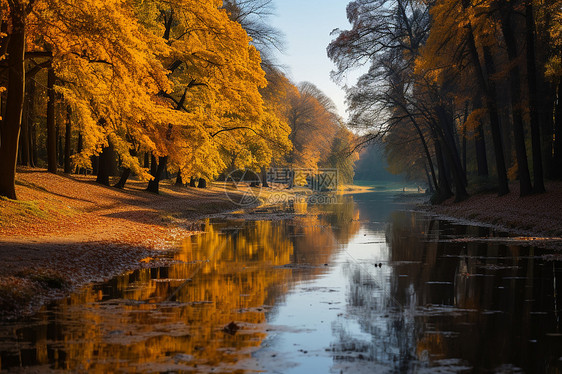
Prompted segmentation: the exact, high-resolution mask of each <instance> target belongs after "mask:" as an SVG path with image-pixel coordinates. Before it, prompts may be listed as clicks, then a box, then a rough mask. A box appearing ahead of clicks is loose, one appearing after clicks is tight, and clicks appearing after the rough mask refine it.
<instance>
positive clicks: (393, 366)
mask: <svg viewBox="0 0 562 374" xmlns="http://www.w3.org/2000/svg"><path fill="white" fill-rule="evenodd" d="M403 207H404V205H403V204H400V203H399V202H397V201H396V200H394V199H393V195H392V194H391V193H374V194H364V195H358V196H354V197H350V196H347V197H341V200H340V203H339V204H334V205H316V206H314V205H306V204H305V205H299V206H293V207H292V208H293V209H294V210H295V211H298V212H300V213H302V212H307V214H306V215H298V216H297V217H295V218H292V219H283V220H273V221H245V220H242V219H239V220H236V219H233V220H228V221H207V222H205V224H204V226H205V231H206V233H205V234H203V235H199V236H195V237H192V238H189V239H188V240H185V241H184V242H183V243H182V246H181V249H180V250H179V251H178V253H177V254H176V255H175V257H174V262H173V264H172V265H170V266H166V267H160V268H154V269H143V270H139V271H135V272H132V273H129V274H125V275H123V276H120V277H117V278H115V279H113V280H111V281H110V282H108V283H105V284H101V285H92V286H90V287H87V288H85V289H84V290H82V291H81V292H79V293H76V294H74V295H72V296H71V297H69V298H67V299H65V300H63V301H62V302H60V303H57V304H56V305H52V306H50V307H48V308H45V309H44V310H43V311H42V312H41V313H39V314H37V315H36V316H34V317H33V318H31V319H29V320H24V321H18V322H13V323H7V322H2V323H1V324H0V369H2V370H9V371H18V370H20V369H21V370H27V369H30V370H36V371H48V370H65V371H71V372H84V371H91V372H109V371H111V372H115V371H120V372H138V371H142V372H201V373H206V372H211V371H214V372H237V373H246V372H261V371H266V372H272V373H312V372H318V373H328V372H333V373H340V372H343V373H348V372H354V373H356V374H360V373H373V372H377V373H378V372H383V373H384V372H388V373H398V372H418V373H423V372H434V371H439V372H530V373H532V372H548V373H557V372H560V371H562V361H561V360H560V357H562V333H561V331H560V315H559V312H560V302H559V300H558V295H559V294H560V284H559V283H560V278H561V274H560V273H561V271H562V263H561V262H560V261H556V260H552V259H556V258H557V256H553V255H555V254H556V253H554V252H553V251H548V250H544V249H540V250H539V249H536V248H533V247H523V246H520V245H516V244H517V243H515V242H514V241H506V240H505V234H501V233H496V232H493V231H491V230H489V229H487V228H482V227H471V226H463V225H453V224H450V223H447V222H444V221H440V220H436V219H432V218H428V217H426V216H424V215H421V214H418V213H415V212H411V211H397V209H400V208H403ZM483 238H485V239H486V240H482V239H483Z"/></svg>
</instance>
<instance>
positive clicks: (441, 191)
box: [433, 138, 453, 203]
mask: <svg viewBox="0 0 562 374" xmlns="http://www.w3.org/2000/svg"><path fill="white" fill-rule="evenodd" d="M433 145H434V147H435V158H436V159H437V170H438V173H437V176H438V178H439V180H438V183H437V187H436V192H437V195H438V196H437V200H436V202H437V203H439V202H441V201H444V200H447V199H448V198H449V197H451V196H453V191H451V185H450V184H449V179H448V178H447V169H446V167H445V160H444V158H443V152H442V150H441V144H440V143H439V140H437V139H436V138H434V139H433Z"/></svg>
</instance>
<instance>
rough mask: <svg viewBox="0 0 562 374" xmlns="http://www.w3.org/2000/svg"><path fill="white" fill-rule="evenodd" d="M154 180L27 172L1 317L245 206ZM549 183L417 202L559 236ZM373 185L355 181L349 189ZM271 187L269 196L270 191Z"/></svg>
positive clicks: (156, 253)
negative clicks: (533, 190) (106, 182)
mask: <svg viewBox="0 0 562 374" xmlns="http://www.w3.org/2000/svg"><path fill="white" fill-rule="evenodd" d="M145 186H146V184H145V183H142V182H139V181H134V180H133V181H130V182H129V183H128V184H127V186H126V188H125V189H124V190H119V189H116V188H112V187H105V186H101V185H99V184H96V183H95V181H94V177H92V176H77V175H72V176H69V175H65V174H59V175H54V174H50V173H47V172H45V171H43V170H40V169H20V170H18V174H17V185H16V192H17V195H18V200H17V201H14V200H7V199H1V200H0V269H2V270H1V271H0V317H2V318H13V317H19V316H24V315H29V314H31V313H33V312H34V311H36V310H37V309H38V308H39V307H40V306H41V305H43V304H44V303H46V302H48V301H49V300H53V299H56V298H59V297H62V296H64V295H66V294H68V293H69V292H71V291H72V290H75V289H77V288H78V287H81V286H83V285H85V284H87V283H91V282H99V281H103V280H107V279H110V278H111V277H113V276H115V275H118V274H120V273H122V272H124V271H128V270H132V269H135V268H140V267H143V266H155V265H157V264H158V261H164V260H157V261H155V259H162V258H163V256H164V258H165V255H166V254H168V253H169V252H170V251H171V250H173V249H174V248H177V246H178V243H179V241H181V240H182V239H185V238H186V237H189V236H190V235H192V234H194V233H196V232H198V231H199V230H200V226H199V224H198V223H197V222H198V221H199V222H200V220H201V219H202V218H204V217H207V216H209V215H212V214H215V213H225V212H229V211H233V210H236V209H239V208H240V207H239V206H238V205H236V204H235V203H234V202H233V201H232V200H231V199H229V198H228V196H227V195H226V194H225V185H224V184H221V183H211V184H210V186H209V188H206V189H198V188H189V187H177V186H174V185H173V184H169V183H167V182H166V181H165V182H163V183H162V184H161V194H159V195H156V194H152V193H148V192H146V191H144V188H145ZM547 188H548V192H547V193H546V194H543V195H535V196H529V197H525V198H519V197H518V190H517V185H515V184H513V185H512V186H511V190H512V193H510V194H509V195H507V196H503V197H498V196H496V195H495V194H493V193H482V194H477V195H474V196H472V197H471V198H470V199H469V200H467V201H464V202H462V203H453V202H452V201H446V202H445V203H443V204H442V205H440V206H429V205H421V206H420V207H419V208H418V209H421V210H424V211H426V212H429V213H430V214H435V215H438V216H442V217H453V218H456V219H464V220H469V221H472V222H478V223H486V224H491V225H494V226H497V227H499V228H500V229H504V230H508V231H511V232H515V233H519V234H520V235H527V236H535V237H537V238H546V237H548V238H552V237H560V236H562V218H561V209H560V208H561V207H562V183H560V182H556V183H549V184H547ZM368 190H369V189H368V188H366V187H346V188H345V189H344V192H347V193H352V192H353V193H356V192H367V191H368ZM248 191H249V190H248ZM262 192H263V193H264V194H265V195H262V201H263V200H264V196H265V198H266V199H265V200H267V196H268V195H267V194H268V193H271V192H267V191H262ZM234 193H242V194H243V193H245V192H244V190H242V191H240V190H238V191H236V192H234ZM230 196H231V197H232V196H235V195H232V192H231V194H230ZM233 200H236V199H233ZM538 241H539V242H541V240H540V239H538ZM545 243H546V244H548V242H545Z"/></svg>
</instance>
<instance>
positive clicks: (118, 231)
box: [0, 168, 239, 319]
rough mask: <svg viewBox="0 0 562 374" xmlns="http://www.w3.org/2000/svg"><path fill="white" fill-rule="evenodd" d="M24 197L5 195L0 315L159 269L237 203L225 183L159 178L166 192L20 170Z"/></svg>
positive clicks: (0, 212) (22, 312) (20, 313)
mask: <svg viewBox="0 0 562 374" xmlns="http://www.w3.org/2000/svg"><path fill="white" fill-rule="evenodd" d="M16 183H17V185H16V192H17V194H18V198H19V200H16V201H14V200H8V199H0V267H1V268H2V269H3V270H2V272H1V273H0V318H2V319H16V318H23V317H27V316H30V315H32V314H34V313H35V312H37V311H38V310H39V309H40V308H41V306H43V305H45V304H46V303H49V302H52V301H55V300H57V299H60V298H63V297H65V296H67V295H69V294H70V293H72V292H74V291H76V290H78V289H80V288H81V287H83V286H85V285H87V284H89V283H98V282H103V281H107V280H109V279H111V278H113V277H115V276H117V275H119V274H121V273H123V272H127V271H133V270H135V269H140V268H146V267H155V266H159V265H160V264H161V262H162V258H163V257H165V256H166V255H169V254H170V253H172V252H174V251H175V250H176V249H177V247H178V245H179V244H180V242H181V240H184V239H186V238H188V237H190V236H191V235H194V234H197V233H200V232H201V231H200V230H201V229H200V223H198V222H200V221H201V220H202V219H205V218H207V217H209V216H211V215H213V214H217V213H221V214H228V213H230V212H233V211H235V210H237V209H239V207H238V206H237V205H236V204H235V203H233V202H232V201H230V200H229V198H228V197H227V195H226V194H225V192H224V186H222V185H221V184H220V183H218V184H217V183H210V184H209V187H208V188H207V189H197V188H190V187H177V186H174V185H172V184H170V183H169V182H161V185H160V189H161V194H159V195H156V194H152V193H149V192H146V191H144V188H145V184H144V183H142V182H138V181H134V180H132V181H129V182H128V183H127V186H126V187H125V189H124V190H119V189H116V188H113V187H107V186H102V185H99V184H97V183H95V179H94V177H92V176H78V175H72V176H69V175H65V174H57V175H54V174H50V173H47V172H46V171H45V170H43V169H31V168H25V169H23V170H18V177H17V182H16Z"/></svg>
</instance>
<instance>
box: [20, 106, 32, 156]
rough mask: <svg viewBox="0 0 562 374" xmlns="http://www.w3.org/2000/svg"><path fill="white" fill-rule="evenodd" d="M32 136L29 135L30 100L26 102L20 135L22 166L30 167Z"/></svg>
mask: <svg viewBox="0 0 562 374" xmlns="http://www.w3.org/2000/svg"><path fill="white" fill-rule="evenodd" d="M30 140H31V136H30V134H29V100H24V104H23V113H22V118H21V134H20V146H19V147H20V157H21V160H20V162H21V164H22V165H24V166H29V165H30V163H31V148H30Z"/></svg>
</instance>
